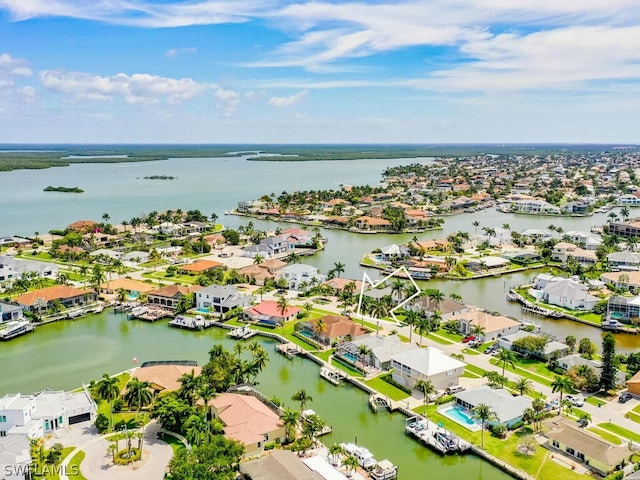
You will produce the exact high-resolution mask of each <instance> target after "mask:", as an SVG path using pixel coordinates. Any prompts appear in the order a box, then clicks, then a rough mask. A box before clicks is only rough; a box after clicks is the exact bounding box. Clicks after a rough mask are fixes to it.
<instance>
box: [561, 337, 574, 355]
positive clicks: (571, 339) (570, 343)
mask: <svg viewBox="0 0 640 480" xmlns="http://www.w3.org/2000/svg"><path fill="white" fill-rule="evenodd" d="M576 342H577V340H576V337H574V336H573V335H567V338H565V339H564V343H566V344H567V346H568V347H569V353H573V352H574V351H575V349H576Z"/></svg>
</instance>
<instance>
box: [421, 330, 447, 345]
mask: <svg viewBox="0 0 640 480" xmlns="http://www.w3.org/2000/svg"><path fill="white" fill-rule="evenodd" d="M425 338H428V339H429V340H433V341H434V342H436V343H439V344H440V345H452V344H453V343H454V342H452V341H451V340H447V339H446V338H444V337H441V336H440V335H436V334H435V333H431V334H429V335H428V336H426V337H425Z"/></svg>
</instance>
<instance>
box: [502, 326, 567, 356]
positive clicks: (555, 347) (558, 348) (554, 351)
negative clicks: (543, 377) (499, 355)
mask: <svg viewBox="0 0 640 480" xmlns="http://www.w3.org/2000/svg"><path fill="white" fill-rule="evenodd" d="M526 337H535V338H545V337H543V336H542V335H538V334H535V333H533V332H527V331H525V330H518V331H517V332H515V333H512V334H510V335H505V336H504V337H500V338H498V345H499V346H500V347H502V348H505V349H507V350H512V351H517V352H520V353H523V354H525V355H531V356H535V357H539V358H543V359H545V360H548V359H549V358H551V357H552V356H553V355H556V356H564V355H567V354H568V353H569V346H568V345H567V344H565V343H562V342H558V341H556V340H549V339H547V338H545V341H546V343H545V344H544V347H543V348H542V350H541V351H537V352H530V351H524V350H521V349H518V348H516V347H515V346H514V345H513V344H514V342H516V341H517V340H521V339H523V338H526Z"/></svg>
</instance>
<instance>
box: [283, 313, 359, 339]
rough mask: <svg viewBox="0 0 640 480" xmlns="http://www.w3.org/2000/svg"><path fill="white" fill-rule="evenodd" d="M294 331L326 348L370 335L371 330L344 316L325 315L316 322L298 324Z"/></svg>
mask: <svg viewBox="0 0 640 480" xmlns="http://www.w3.org/2000/svg"><path fill="white" fill-rule="evenodd" d="M320 322H322V323H320ZM294 329H295V331H296V332H298V333H299V334H300V335H302V336H304V337H308V338H311V339H313V340H314V341H316V342H318V343H321V344H322V345H325V346H330V345H334V344H336V343H338V342H340V341H342V340H352V339H355V338H357V337H359V336H361V335H367V334H368V333H370V332H369V330H367V329H366V328H364V327H362V326H361V325H358V324H357V323H355V322H354V321H353V320H352V319H351V318H350V317H345V316H344V315H325V316H323V317H321V318H319V319H316V320H309V321H307V322H298V323H296V324H295V327H294Z"/></svg>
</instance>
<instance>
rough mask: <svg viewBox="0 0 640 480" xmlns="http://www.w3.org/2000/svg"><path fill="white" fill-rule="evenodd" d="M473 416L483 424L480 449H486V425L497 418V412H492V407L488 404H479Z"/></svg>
mask: <svg viewBox="0 0 640 480" xmlns="http://www.w3.org/2000/svg"><path fill="white" fill-rule="evenodd" d="M473 416H474V418H477V419H478V420H480V421H481V422H482V430H481V437H480V439H481V440H480V447H482V448H484V425H485V423H486V422H489V421H491V420H494V419H495V418H496V412H494V411H493V410H491V407H490V406H489V405H487V404H486V403H479V404H478V405H476V406H475V407H474V408H473Z"/></svg>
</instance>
